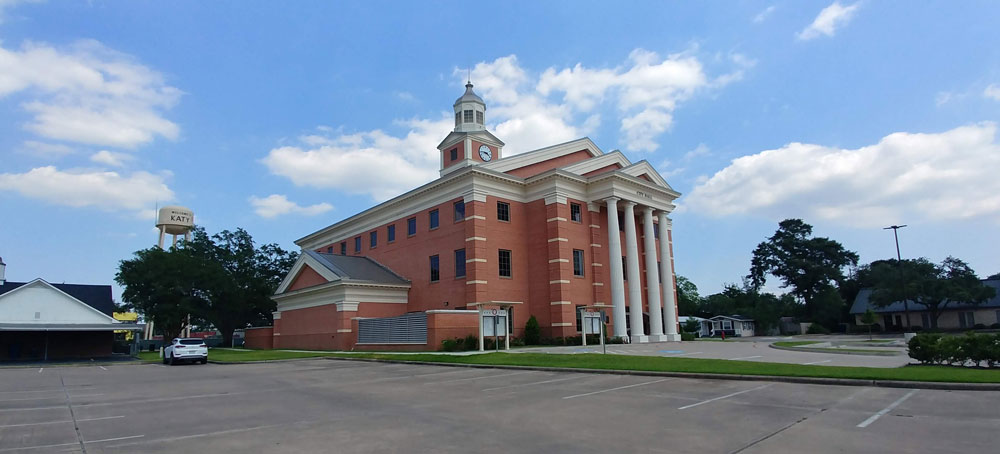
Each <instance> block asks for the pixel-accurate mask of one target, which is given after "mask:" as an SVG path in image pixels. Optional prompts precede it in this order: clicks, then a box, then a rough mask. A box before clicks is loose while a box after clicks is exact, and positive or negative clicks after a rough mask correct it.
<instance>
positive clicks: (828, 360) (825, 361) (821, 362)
mask: <svg viewBox="0 0 1000 454" xmlns="http://www.w3.org/2000/svg"><path fill="white" fill-rule="evenodd" d="M830 361H833V360H832V359H824V360H823V361H813V362H811V363H802V365H803V366H808V365H811V364H823V363H828V362H830Z"/></svg>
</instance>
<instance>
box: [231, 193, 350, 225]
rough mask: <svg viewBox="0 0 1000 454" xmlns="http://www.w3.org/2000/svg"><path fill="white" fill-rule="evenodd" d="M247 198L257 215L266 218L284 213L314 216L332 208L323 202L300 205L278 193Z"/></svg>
mask: <svg viewBox="0 0 1000 454" xmlns="http://www.w3.org/2000/svg"><path fill="white" fill-rule="evenodd" d="M249 200H250V205H253V210H254V212H255V213H257V215H258V216H260V217H263V218H268V219H271V218H275V217H278V216H281V215H285V214H301V215H305V216H315V215H317V214H322V213H326V212H327V211H330V210H332V209H333V205H330V204H329V203H325V202H324V203H317V204H315V205H309V206H302V205H299V204H297V203H295V202H292V201H290V200H288V197H286V196H284V195H280V194H271V195H269V196H267V197H264V198H260V197H257V196H251V197H250V199H249Z"/></svg>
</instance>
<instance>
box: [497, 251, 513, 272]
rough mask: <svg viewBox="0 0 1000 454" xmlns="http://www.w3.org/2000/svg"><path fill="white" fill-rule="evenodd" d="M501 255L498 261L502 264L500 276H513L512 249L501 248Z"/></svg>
mask: <svg viewBox="0 0 1000 454" xmlns="http://www.w3.org/2000/svg"><path fill="white" fill-rule="evenodd" d="M499 255H500V256H499V260H497V262H498V263H499V264H500V277H511V274H510V251H508V250H507V249H501V250H500V254H499Z"/></svg>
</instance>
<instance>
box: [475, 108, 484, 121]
mask: <svg viewBox="0 0 1000 454" xmlns="http://www.w3.org/2000/svg"><path fill="white" fill-rule="evenodd" d="M476 123H479V124H483V113H482V112H480V111H478V110H477V111H476Z"/></svg>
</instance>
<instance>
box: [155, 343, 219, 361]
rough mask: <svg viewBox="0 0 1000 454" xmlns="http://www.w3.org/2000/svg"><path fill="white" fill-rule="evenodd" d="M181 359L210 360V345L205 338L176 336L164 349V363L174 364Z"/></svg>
mask: <svg viewBox="0 0 1000 454" xmlns="http://www.w3.org/2000/svg"><path fill="white" fill-rule="evenodd" d="M181 361H194V362H198V361H200V362H201V363H202V364H205V363H207V362H208V346H207V345H205V340H204V339H196V338H176V339H174V340H173V341H171V342H170V345H167V346H166V347H165V348H164V349H163V364H170V365H171V366H173V365H174V364H177V363H179V362H181Z"/></svg>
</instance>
